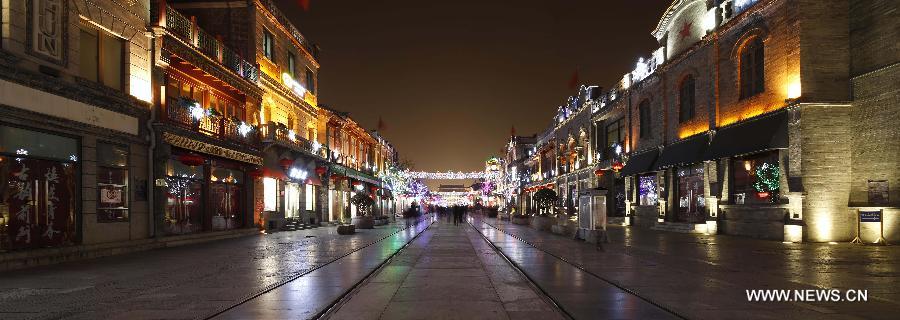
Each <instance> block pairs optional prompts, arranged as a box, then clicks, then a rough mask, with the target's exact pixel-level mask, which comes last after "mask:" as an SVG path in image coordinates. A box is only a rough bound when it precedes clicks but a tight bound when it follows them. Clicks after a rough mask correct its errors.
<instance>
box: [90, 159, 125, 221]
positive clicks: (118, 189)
mask: <svg viewBox="0 0 900 320" xmlns="http://www.w3.org/2000/svg"><path fill="white" fill-rule="evenodd" d="M128 154H129V152H128V147H127V146H120V145H114V144H108V143H97V198H98V199H97V221H98V222H118V221H128V218H129V215H128V214H129V210H128V207H129V205H128V204H129V197H128Z"/></svg>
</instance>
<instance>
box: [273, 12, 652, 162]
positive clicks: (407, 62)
mask: <svg viewBox="0 0 900 320" xmlns="http://www.w3.org/2000/svg"><path fill="white" fill-rule="evenodd" d="M276 2H278V4H279V6H280V7H281V8H282V11H284V12H285V13H286V14H287V15H288V16H289V17H291V18H292V19H293V20H294V22H295V24H296V25H297V27H298V28H299V29H300V31H301V32H302V33H303V34H304V35H306V37H307V38H309V39H311V40H312V41H313V42H316V43H318V44H319V45H320V46H321V48H322V51H321V55H320V63H321V65H322V68H321V70H320V74H319V90H320V91H319V103H324V104H327V105H329V106H331V107H333V108H336V109H339V110H343V111H349V112H350V113H351V116H352V117H353V118H354V119H356V120H357V121H359V122H360V123H361V124H362V125H364V126H366V127H367V129H373V128H375V127H376V125H377V122H378V117H379V116H381V117H382V118H383V119H384V121H385V123H386V124H387V127H388V130H386V131H385V132H384V135H385V136H386V137H387V138H388V139H389V140H390V141H391V142H392V143H393V144H394V146H396V147H397V149H398V150H399V152H400V154H401V157H404V158H408V159H410V160H412V162H413V163H414V164H415V169H417V170H426V171H435V170H448V169H450V170H454V171H455V170H464V171H472V170H482V169H483V168H484V167H483V161H484V160H485V159H487V157H488V156H490V155H495V154H499V150H500V148H502V146H503V144H504V143H505V141H506V139H507V138H508V137H509V133H510V127H511V126H513V125H515V127H516V131H517V133H518V134H520V135H530V134H533V133H538V132H540V131H542V130H544V129H546V128H547V126H548V125H549V124H550V121H551V117H552V116H553V114H554V113H555V111H556V107H557V106H559V105H561V104H563V103H564V102H565V100H566V98H567V97H568V96H570V95H572V94H574V92H573V90H570V89H569V87H568V83H569V79H570V78H571V77H572V74H573V73H574V71H575V69H576V66H577V68H578V70H579V71H578V72H579V77H580V80H581V81H580V82H581V83H585V84H595V85H600V86H602V87H604V88H608V87H610V86H611V85H612V84H614V83H615V82H616V81H618V80H619V79H621V77H622V75H623V74H625V72H627V71H629V70H631V69H632V68H633V67H634V64H635V62H636V61H637V58H638V57H639V56H645V57H646V56H648V55H649V53H650V52H651V51H652V50H654V49H655V48H657V47H658V45H657V44H656V40H655V39H654V38H653V37H652V36H651V35H650V31H651V30H652V29H653V28H654V27H655V26H656V22H657V20H658V19H659V17H660V16H661V15H662V13H663V10H665V8H666V7H667V6H668V4H669V1H665V0H654V1H648V0H631V1H619V0H614V1H613V0H610V1H602V0H542V1H538V0H517V1H512V0H507V1H501V0H444V1H441V0H393V1H386V0H311V8H310V10H309V11H308V12H303V10H302V9H300V7H299V5H297V3H298V1H297V0H276Z"/></svg>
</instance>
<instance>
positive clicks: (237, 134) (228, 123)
mask: <svg viewBox="0 0 900 320" xmlns="http://www.w3.org/2000/svg"><path fill="white" fill-rule="evenodd" d="M162 115H163V119H162V120H164V122H165V123H167V124H171V125H174V126H177V127H180V128H182V129H187V130H191V131H194V132H198V133H201V134H203V135H206V136H210V137H213V138H218V139H221V140H224V141H228V142H232V143H236V144H239V145H243V146H246V147H249V148H253V149H256V148H257V147H258V146H259V137H258V133H259V130H258V129H257V128H256V127H255V126H251V125H249V124H246V123H244V122H243V121H241V120H238V119H234V118H226V117H224V116H221V115H218V114H214V113H213V112H211V111H209V110H206V109H203V108H202V107H201V106H199V105H198V104H196V102H194V101H191V100H188V99H172V100H169V102H168V103H167V104H166V108H165V110H164V112H163V113H162Z"/></svg>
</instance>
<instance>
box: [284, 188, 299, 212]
mask: <svg viewBox="0 0 900 320" xmlns="http://www.w3.org/2000/svg"><path fill="white" fill-rule="evenodd" d="M284 217H285V218H288V219H292V218H300V185H299V184H297V183H293V182H288V183H286V184H285V186H284Z"/></svg>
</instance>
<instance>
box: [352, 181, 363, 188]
mask: <svg viewBox="0 0 900 320" xmlns="http://www.w3.org/2000/svg"><path fill="white" fill-rule="evenodd" d="M361 184H362V182H359V181H353V186H354V187H355V186H358V185H361Z"/></svg>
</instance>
